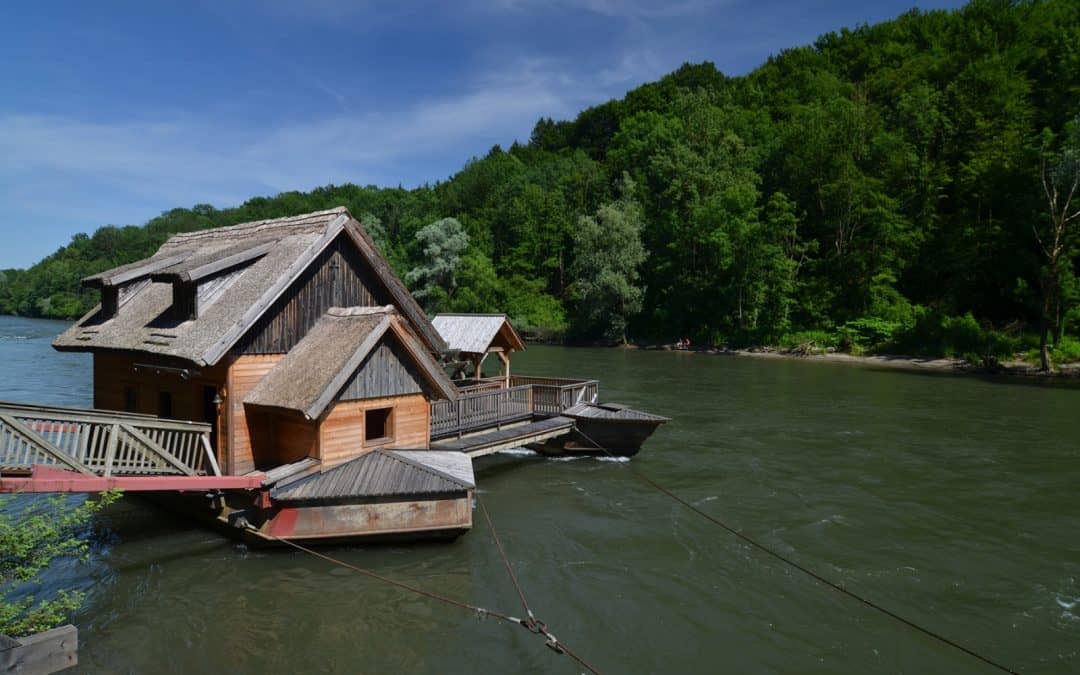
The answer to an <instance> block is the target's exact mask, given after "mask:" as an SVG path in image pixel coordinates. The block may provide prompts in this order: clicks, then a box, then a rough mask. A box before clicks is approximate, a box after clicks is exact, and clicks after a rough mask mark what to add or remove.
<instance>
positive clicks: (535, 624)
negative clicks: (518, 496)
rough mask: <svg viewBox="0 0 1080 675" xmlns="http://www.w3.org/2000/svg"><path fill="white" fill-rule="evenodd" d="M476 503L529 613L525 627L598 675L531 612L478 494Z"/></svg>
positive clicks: (549, 646)
mask: <svg viewBox="0 0 1080 675" xmlns="http://www.w3.org/2000/svg"><path fill="white" fill-rule="evenodd" d="M476 503H477V505H478V506H479V507H480V512H481V513H483V514H484V520H486V521H487V525H488V529H489V530H491V537H492V539H494V540H495V546H496V547H497V548H498V549H499V556H500V557H502V561H503V565H504V566H505V567H506V572H507V574H509V575H510V581H511V582H513V584H514V588H515V589H516V590H517V594H518V597H519V598H521V606H522V607H523V608H524V609H525V613H526V614H528V615H529V618H528V619H527V621H528V622H529V624H530V625H526V626H525V628H526V629H528V630H529V631H531V632H533V633H537V634H539V635H543V636H544V638H546V640H547V642H545V644H546V645H547V646H548V648H550V649H552V650H553V651H555V652H556V653H559V654H566V655H567V656H569V657H570V658H572V659H574V660H575V661H577V662H578V664H579V665H580V666H581V667H582V668H585V669H586V670H588V671H589V672H591V673H594V674H595V675H600V671H599V670H597V668H596V667H595V666H593V665H591V664H590V663H588V662H587V661H585V659H583V658H581V657H580V656H578V655H577V654H575V653H574V652H573V651H572V650H571V649H570V648H569V647H567V646H566V645H565V644H564V643H563V642H562V641H561V640H559V639H558V638H557V637H555V636H554V635H552V633H551V631H549V630H548V627H547V624H546V623H544V622H543V621H541V620H539V619H537V618H536V616H535V615H534V614H533V611H532V608H531V607H529V601H528V600H526V599H525V591H524V590H522V588H521V584H520V583H519V582H518V578H517V574H515V573H514V566H513V565H511V564H510V558H508V557H507V555H506V549H504V548H503V545H502V540H500V539H499V532H498V530H496V529H495V522H494V521H493V520H492V519H491V514H489V513H488V510H487V507H486V506H484V502H483V500H481V499H480V495H476Z"/></svg>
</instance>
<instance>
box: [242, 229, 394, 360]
mask: <svg viewBox="0 0 1080 675" xmlns="http://www.w3.org/2000/svg"><path fill="white" fill-rule="evenodd" d="M385 295H386V294H385V292H383V291H382V290H381V289H380V287H379V284H378V283H377V282H376V280H375V279H374V276H373V271H372V270H370V269H369V268H368V266H367V264H366V263H365V262H364V260H363V259H362V258H361V256H360V253H359V252H358V251H357V250H356V247H355V245H354V244H353V242H352V240H351V239H350V238H349V237H348V236H347V235H345V234H342V235H339V236H338V237H337V238H336V239H335V240H334V241H333V243H331V244H330V245H329V246H328V247H327V248H326V250H325V251H323V252H322V253H321V254H320V255H319V256H318V257H317V258H316V259H315V260H314V261H313V262H312V263H311V265H310V266H309V267H308V268H307V270H305V271H304V273H303V274H302V275H300V278H299V279H297V280H296V281H295V282H294V283H293V284H292V286H290V287H289V289H288V290H287V291H286V292H285V293H284V294H283V295H282V296H281V297H280V298H278V299H277V301H276V302H274V304H273V305H272V306H271V307H270V309H269V310H268V311H267V312H266V313H265V314H263V316H262V318H260V319H259V321H258V322H256V324H255V325H254V326H252V327H251V329H250V330H249V331H248V332H247V333H246V334H245V335H244V337H243V338H241V340H240V341H239V342H238V343H237V345H236V347H234V349H233V351H234V353H236V354H285V353H288V352H289V351H290V350H292V348H293V347H295V346H296V343H298V342H300V340H302V339H303V338H304V336H305V335H307V333H308V331H310V330H311V327H312V326H314V325H315V322H316V321H318V320H319V319H320V318H322V316H323V315H324V314H326V312H327V310H329V309H330V308H331V307H374V306H380V305H385V304H388V303H387V300H388V298H386V297H384V296H385Z"/></svg>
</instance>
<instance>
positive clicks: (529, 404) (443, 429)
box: [431, 375, 599, 438]
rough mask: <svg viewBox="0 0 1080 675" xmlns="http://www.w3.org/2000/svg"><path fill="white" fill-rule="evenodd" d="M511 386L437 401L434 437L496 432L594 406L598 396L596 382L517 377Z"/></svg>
mask: <svg viewBox="0 0 1080 675" xmlns="http://www.w3.org/2000/svg"><path fill="white" fill-rule="evenodd" d="M481 384H483V385H486V383H481ZM511 384H512V385H513V386H511V387H510V388H508V389H506V388H501V387H499V388H491V387H487V386H483V387H480V388H476V389H463V390H462V393H459V395H458V398H457V400H456V401H450V400H442V401H435V402H434V403H432V404H431V437H432V438H443V437H446V436H451V435H455V434H457V435H461V434H463V433H468V432H472V431H480V430H482V429H491V428H497V427H499V426H501V425H503V424H509V423H511V422H517V421H521V420H526V419H529V418H531V417H533V416H534V415H558V414H560V413H561V412H563V411H564V410H566V409H567V408H570V407H572V406H574V405H577V404H578V403H583V402H584V403H595V402H596V400H597V396H598V393H599V383H598V382H597V381H596V380H571V379H566V378H555V377H522V376H517V375H515V376H513V377H512V378H511Z"/></svg>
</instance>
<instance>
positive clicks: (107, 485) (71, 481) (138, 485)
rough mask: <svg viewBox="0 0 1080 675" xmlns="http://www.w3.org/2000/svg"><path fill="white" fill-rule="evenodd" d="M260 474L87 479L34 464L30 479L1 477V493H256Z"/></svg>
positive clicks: (261, 476) (260, 483)
mask: <svg viewBox="0 0 1080 675" xmlns="http://www.w3.org/2000/svg"><path fill="white" fill-rule="evenodd" d="M265 478H266V477H265V476H263V475H262V474H249V475H246V476H87V475H85V474H81V473H76V472H75V471H66V470H64V469H57V468H54V467H51V466H47V465H45V464H35V465H34V466H33V468H31V470H30V475H29V476H5V477H2V478H0V493H2V492H28V493H29V492H103V491H105V490H115V489H119V490H124V491H126V492H163V491H179V492H186V491H190V492H203V491H206V490H255V489H258V488H260V487H262V482H263V480H264V479H265Z"/></svg>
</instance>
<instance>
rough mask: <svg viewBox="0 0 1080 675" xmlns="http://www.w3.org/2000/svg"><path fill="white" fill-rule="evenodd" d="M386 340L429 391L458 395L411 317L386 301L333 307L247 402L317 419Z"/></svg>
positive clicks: (273, 369) (266, 376)
mask: <svg viewBox="0 0 1080 675" xmlns="http://www.w3.org/2000/svg"><path fill="white" fill-rule="evenodd" d="M384 340H394V341H396V344H397V345H399V346H400V347H401V350H400V351H401V353H402V354H403V355H405V357H406V358H407V359H409V360H410V361H411V364H410V365H411V366H413V367H414V369H415V372H416V373H417V374H418V375H419V376H420V377H421V378H423V379H424V380H426V382H427V384H428V388H429V391H431V392H432V393H434V394H435V395H436V396H438V397H440V398H442V397H445V398H454V397H455V396H456V391H457V389H456V387H454V384H453V383H452V382H451V381H450V379H449V378H448V377H447V376H446V373H445V371H443V369H442V367H441V366H440V365H439V364H438V362H437V361H435V359H434V358H433V357H432V356H431V354H430V353H429V352H428V351H427V350H426V349H424V348H423V347H422V346H421V344H420V341H419V340H418V339H417V337H416V336H415V334H414V333H413V332H412V331H411V330H410V329H409V327H408V325H407V324H406V322H404V321H403V320H402V318H401V317H400V316H398V315H397V313H396V312H395V311H394V308H393V307H392V306H387V307H350V308H333V309H331V310H330V311H329V312H327V314H326V315H325V316H324V317H323V318H321V319H319V321H318V322H317V323H316V324H315V326H314V327H313V328H312V329H311V330H310V331H308V334H307V335H306V336H305V337H304V339H303V340H301V341H300V342H299V343H298V344H297V345H296V346H295V347H293V349H292V351H290V352H289V353H288V354H286V355H285V357H284V358H283V359H282V360H281V361H280V362H278V364H277V365H276V366H274V367H273V368H272V369H271V370H270V372H268V373H267V374H266V375H265V376H264V377H263V378H262V380H260V381H259V384H258V385H257V386H256V387H255V389H253V390H252V391H251V393H249V394H248V395H247V397H245V398H244V403H246V404H250V405H258V406H264V407H270V408H278V409H282V410H291V411H295V412H298V413H300V414H302V415H304V416H305V417H307V418H308V419H318V418H320V417H322V416H323V414H324V413H325V412H326V411H327V410H328V409H329V407H330V404H331V403H332V402H333V401H334V400H335V399H336V398H337V396H338V394H339V393H340V392H341V390H342V388H344V387H345V385H346V384H347V383H348V382H349V380H350V378H351V377H352V376H353V374H354V373H355V372H356V371H357V369H358V368H360V366H361V365H362V364H363V363H364V360H365V359H367V357H368V355H369V354H371V353H372V352H373V350H374V349H375V348H376V347H377V346H378V345H379V344H381V343H382V342H383V341H384Z"/></svg>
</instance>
